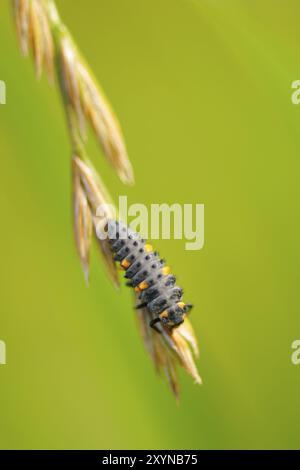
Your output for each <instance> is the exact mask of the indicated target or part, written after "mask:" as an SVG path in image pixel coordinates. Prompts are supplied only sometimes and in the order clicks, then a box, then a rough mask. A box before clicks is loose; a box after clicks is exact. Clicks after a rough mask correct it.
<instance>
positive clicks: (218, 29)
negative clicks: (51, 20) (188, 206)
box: [0, 0, 300, 449]
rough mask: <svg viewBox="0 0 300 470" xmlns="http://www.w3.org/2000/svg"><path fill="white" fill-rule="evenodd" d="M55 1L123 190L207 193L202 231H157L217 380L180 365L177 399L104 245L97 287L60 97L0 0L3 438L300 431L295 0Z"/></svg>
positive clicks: (155, 443)
mask: <svg viewBox="0 0 300 470" xmlns="http://www.w3.org/2000/svg"><path fill="white" fill-rule="evenodd" d="M57 5H58V7H59V9H60V12H61V15H62V17H63V19H64V20H65V21H66V23H67V24H68V25H69V27H70V30H71V32H72V33H73V35H74V36H75V38H76V40H77V42H78V43H79V45H80V47H81V49H82V51H83V53H84V55H85V56H86V58H87V60H88V61H89V62H90V65H91V67H92V68H93V70H94V71H95V74H96V76H97V77H98V78H99V80H100V82H101V84H102V86H103V88H104V90H105V91H106V94H107V96H108V97H109V99H110V100H111V102H112V104H113V106H114V109H115V110H116V112H117V114H118V116H119V118H120V120H121V123H122V126H123V130H124V134H125V137H126V142H127V146H128V150H129V154H130V157H131V160H132V163H133V166H134V169H135V176H136V185H135V186H134V187H133V188H126V187H124V186H123V185H122V183H120V182H119V180H118V179H117V176H116V175H115V173H114V171H113V170H112V169H111V167H109V165H107V163H106V161H105V160H104V157H103V155H101V152H100V151H99V149H98V147H97V145H96V144H95V142H94V141H91V143H90V144H89V152H90V154H91V156H92V159H93V161H94V163H95V165H96V167H97V168H98V169H99V171H100V172H101V175H102V177H103V179H104V180H105V182H106V183H107V185H108V187H109V189H110V192H111V194H112V195H113V197H114V198H115V199H116V198H117V196H118V195H119V194H127V195H128V197H129V202H132V203H133V202H142V203H145V204H150V203H154V202H156V203H161V202H169V203H173V202H180V203H204V204H205V247H204V249H203V250H201V251H196V252H192V251H185V249H184V244H185V241H183V240H181V241H178V240H177V241H172V240H171V241H166V240H162V241H157V242H156V247H157V248H158V249H159V250H160V252H161V254H162V255H163V256H165V257H166V258H167V259H168V261H169V263H170V264H171V266H172V267H173V268H174V272H175V273H176V274H177V275H178V279H179V282H180V284H181V285H183V286H184V287H185V292H186V299H188V300H190V301H192V302H193V303H194V304H195V305H196V308H195V309H194V310H193V313H192V320H193V324H194V326H195V330H196V333H197V336H198V338H199V343H200V348H201V358H200V360H199V361H198V366H199V370H200V373H201V375H202V377H203V380H204V385H203V386H202V387H197V386H195V385H193V383H192V380H191V379H190V378H189V377H188V376H186V375H185V374H184V373H181V390H182V398H181V404H180V406H176V403H175V400H174V399H173V397H172V396H171V394H170V393H169V391H168V389H167V386H166V384H165V383H164V382H163V381H162V380H161V379H159V378H158V377H156V375H155V372H154V370H153V367H152V363H151V362H150V360H149V358H148V357H147V355H146V353H145V351H144V347H143V344H142V341H141V338H140V337H139V334H138V331H137V328H136V324H135V318H134V313H133V310H132V306H131V296H130V292H129V291H128V290H127V289H126V288H125V287H123V288H122V289H121V292H119V293H116V292H115V291H114V289H113V287H112V286H111V285H110V283H109V280H108V279H107V277H106V275H105V272H104V269H103V265H102V264H101V260H100V258H99V255H98V253H97V251H96V250H95V249H94V250H93V256H92V268H91V285H90V287H89V288H87V287H86V285H85V283H84V279H83V274H82V271H81V267H80V263H79V261H78V258H77V255H76V252H75V248H74V243H73V233H72V225H71V224H72V222H71V184H70V146H69V141H68V136H67V131H66V128H65V121H64V114H63V111H62V108H61V104H60V99H59V96H58V93H57V91H56V89H55V88H52V89H51V88H50V87H49V86H48V83H47V80H46V79H45V77H43V79H42V80H41V82H36V80H35V76H34V71H33V67H32V62H31V60H28V59H27V60H24V59H22V58H21V56H20V52H19V49H18V46H17V42H16V38H15V31H14V25H13V22H12V18H11V9H10V6H11V5H10V2H9V1H6V0H1V15H0V57H1V61H0V79H1V80H5V82H6V84H7V104H6V106H0V142H1V184H0V214H1V219H0V220H1V231H0V263H1V270H0V308H1V316H0V339H2V340H5V342H6V345H7V361H8V364H7V365H6V366H0V447H1V448H6V449H8V448H22V449H23V448H26V449H27V448H87V449H90V448H107V449H115V448H121V449H129V448H130V449H131V448H132V449H135V448H146V449H155V448H158V449H159V448H165V449H184V448H186V449H189V448H198V449H211V448H226V449H227V448H295V447H296V448H297V447H299V430H300V410H299V391H300V366H299V367H297V366H293V365H292V364H291V360H290V356H291V352H292V350H291V343H292V341H293V340H295V339H298V338H299V337H300V317H299V262H300V259H299V258H300V248H299V230H300V224H299V205H300V187H299V171H300V157H299V155H300V106H295V105H293V104H292V103H291V93H292V90H291V83H292V81H293V80H296V79H300V28H299V14H300V5H299V2H298V1H297V0H288V1H285V2H282V1H279V0H272V1H271V0H251V1H250V0H239V1H233V0H226V1H221V0H152V1H151V2H150V1H147V0H128V1H126V2H125V1H124V0H110V1H109V2H108V1H105V0H76V1H74V0H57ZM94 248H95V247H94Z"/></svg>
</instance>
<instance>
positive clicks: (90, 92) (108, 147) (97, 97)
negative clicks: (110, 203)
mask: <svg viewBox="0 0 300 470" xmlns="http://www.w3.org/2000/svg"><path fill="white" fill-rule="evenodd" d="M61 78H62V85H63V88H64V92H65V95H66V97H67V99H68V102H69V104H70V105H71V107H72V109H73V111H74V113H75V115H76V117H77V122H78V127H79V129H80V131H81V135H82V137H83V138H85V121H88V122H89V123H90V125H91V126H92V128H93V130H94V132H95V135H96V137H97V139H98V141H99V143H100V145H101V146H102V148H103V151H104V154H105V155H106V157H107V158H108V160H109V161H110V163H111V164H112V165H113V167H114V168H115V169H116V171H117V173H118V175H119V177H120V179H121V180H122V181H123V182H124V183H126V184H132V183H133V182H134V176H133V170H132V166H131V163H130V161H129V158H128V155H127V151H126V147H125V143H124V138H123V135H122V131H121V128H120V125H119V122H118V120H117V118H116V116H115V114H114V112H113V111H112V109H111V108H110V105H109V104H108V102H107V100H106V98H105V97H104V94H103V93H102V91H101V90H100V87H99V85H98V84H97V83H96V81H95V79H94V78H93V76H92V74H91V72H90V71H89V70H88V68H87V65H86V64H85V63H84V61H83V59H82V58H81V57H80V54H79V52H78V51H77V49H76V47H75V45H74V43H73V41H72V39H71V38H70V36H69V35H65V36H64V37H63V38H62V41H61Z"/></svg>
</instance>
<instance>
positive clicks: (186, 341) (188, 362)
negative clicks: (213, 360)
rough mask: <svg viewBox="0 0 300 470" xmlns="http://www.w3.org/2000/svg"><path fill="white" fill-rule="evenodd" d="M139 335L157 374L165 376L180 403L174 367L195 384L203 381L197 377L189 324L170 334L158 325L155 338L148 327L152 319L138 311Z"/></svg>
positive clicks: (144, 311) (175, 329)
mask: <svg viewBox="0 0 300 470" xmlns="http://www.w3.org/2000/svg"><path fill="white" fill-rule="evenodd" d="M137 317H138V323H139V326H140V331H141V334H142V337H143V340H144V343H145V346H146V349H147V350H148V352H149V354H150V356H151V358H152V360H153V362H154V364H155V367H156V369H157V371H158V372H159V373H160V372H161V371H162V372H164V374H165V376H166V378H167V380H168V383H169V386H170V388H171V390H172V392H173V393H174V395H175V397H176V399H177V400H178V399H179V380H178V374H177V370H176V365H177V363H179V364H180V365H181V366H182V367H183V368H184V369H185V371H186V372H187V373H188V374H189V375H191V376H192V377H193V379H194V381H195V383H197V384H201V383H202V380H201V377H200V376H199V373H198V370H197V367H196V365H195V362H194V357H193V355H195V356H196V357H198V355H199V350H198V346H197V340H196V336H195V333H194V330H193V328H192V325H191V323H190V322H189V320H188V319H187V318H186V319H185V321H184V323H183V324H182V325H180V326H179V327H178V328H174V329H173V330H169V329H168V328H167V327H163V326H162V325H161V324H159V325H158V328H159V330H160V331H161V334H158V333H157V332H156V331H154V330H153V328H151V327H150V325H149V323H150V321H151V320H152V319H153V317H152V316H151V314H150V312H149V311H148V310H147V309H146V308H144V309H140V310H137Z"/></svg>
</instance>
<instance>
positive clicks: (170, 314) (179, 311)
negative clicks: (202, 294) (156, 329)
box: [159, 302, 192, 328]
mask: <svg viewBox="0 0 300 470" xmlns="http://www.w3.org/2000/svg"><path fill="white" fill-rule="evenodd" d="M191 308H192V305H191V304H185V303H183V302H178V303H176V304H175V305H172V307H169V308H167V309H166V310H164V311H163V312H162V313H160V314H159V318H160V321H161V323H162V324H163V325H164V326H168V327H169V328H176V327H178V326H179V325H181V323H183V322H184V317H185V316H186V314H187V312H188V311H189V310H191Z"/></svg>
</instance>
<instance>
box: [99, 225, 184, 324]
mask: <svg viewBox="0 0 300 470" xmlns="http://www.w3.org/2000/svg"><path fill="white" fill-rule="evenodd" d="M107 234H108V239H109V241H110V244H111V249H112V252H113V253H114V259H115V261H118V262H120V265H121V267H122V268H123V269H124V270H125V278H126V279H128V282H127V285H129V286H131V287H132V288H134V289H135V291H136V292H137V293H138V300H139V304H138V305H137V308H147V309H148V311H149V313H151V315H152V316H153V315H154V319H153V320H151V322H150V326H151V327H152V328H154V329H156V330H157V331H158V332H159V330H158V329H157V328H156V324H157V323H158V322H161V324H162V325H163V326H166V327H168V328H170V329H173V328H175V327H177V326H179V325H180V324H181V323H183V322H184V317H185V315H186V314H187V312H188V311H189V310H191V308H192V305H191V304H185V303H184V302H182V296H183V290H182V288H181V287H178V286H176V278H175V276H174V275H173V274H171V272H170V268H169V267H167V266H166V265H165V262H164V260H162V259H161V258H160V257H159V255H158V253H157V252H156V251H153V248H152V246H151V245H149V244H148V243H146V242H145V240H143V239H142V238H141V237H140V236H139V235H138V234H137V233H136V232H134V231H132V230H131V229H130V228H129V227H127V226H126V225H125V224H124V223H123V222H121V221H116V220H110V221H108V224H107Z"/></svg>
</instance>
